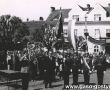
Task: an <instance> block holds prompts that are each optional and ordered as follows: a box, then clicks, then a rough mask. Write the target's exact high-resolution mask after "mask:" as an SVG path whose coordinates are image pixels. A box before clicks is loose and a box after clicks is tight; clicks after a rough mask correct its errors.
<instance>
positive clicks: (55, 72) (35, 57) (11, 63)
mask: <svg viewBox="0 0 110 90" xmlns="http://www.w3.org/2000/svg"><path fill="white" fill-rule="evenodd" d="M107 66H108V63H107V62H106V55H105V54H103V53H102V52H100V53H99V54H94V55H93V54H89V53H87V52H82V53H78V52H73V53H60V52H54V53H53V52H44V53H42V54H36V53H35V52H33V53H29V52H28V50H24V51H15V52H11V53H10V52H8V53H7V69H12V70H16V71H21V72H22V73H24V74H23V82H22V84H23V85H25V86H24V87H23V90H27V88H28V83H29V81H30V80H33V81H34V80H37V79H38V77H39V78H40V79H43V80H44V84H45V88H48V87H50V88H51V87H52V82H54V81H56V79H62V80H64V88H65V86H66V85H69V75H70V74H72V75H73V85H79V83H78V74H79V73H80V74H83V75H84V84H85V85H89V84H90V83H89V82H90V75H91V74H90V73H92V72H93V71H97V80H98V85H102V84H103V77H104V71H106V69H107Z"/></svg>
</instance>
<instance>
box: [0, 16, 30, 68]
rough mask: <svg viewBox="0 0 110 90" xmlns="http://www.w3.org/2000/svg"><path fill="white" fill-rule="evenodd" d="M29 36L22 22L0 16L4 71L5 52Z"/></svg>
mask: <svg viewBox="0 0 110 90" xmlns="http://www.w3.org/2000/svg"><path fill="white" fill-rule="evenodd" d="M26 35H29V31H28V28H27V27H26V25H25V24H24V23H23V21H22V20H21V19H20V18H19V17H16V16H11V15H2V16H0V38H1V40H0V44H1V46H2V47H0V49H1V51H2V52H3V53H2V56H3V58H2V59H3V63H4V69H6V68H7V67H6V66H7V64H6V62H7V61H6V57H7V50H12V49H14V46H15V45H14V44H16V43H17V42H18V41H19V42H21V41H22V38H23V37H24V36H26Z"/></svg>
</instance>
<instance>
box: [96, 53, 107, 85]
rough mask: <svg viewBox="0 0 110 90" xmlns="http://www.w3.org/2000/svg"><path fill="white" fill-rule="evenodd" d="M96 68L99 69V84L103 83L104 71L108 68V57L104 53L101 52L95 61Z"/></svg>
mask: <svg viewBox="0 0 110 90" xmlns="http://www.w3.org/2000/svg"><path fill="white" fill-rule="evenodd" d="M94 66H95V69H96V70H97V79H98V85H102V84H103V78H104V71H105V70H106V57H105V56H104V55H103V53H102V52H101V53H99V55H98V56H97V58H96V60H95V61H94Z"/></svg>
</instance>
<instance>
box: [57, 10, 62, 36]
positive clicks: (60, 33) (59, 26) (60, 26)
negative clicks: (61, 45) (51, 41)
mask: <svg viewBox="0 0 110 90" xmlns="http://www.w3.org/2000/svg"><path fill="white" fill-rule="evenodd" d="M56 27H58V29H57V30H58V31H57V38H61V37H62V35H63V17H62V12H61V9H60V16H59V20H58V23H57V26H56Z"/></svg>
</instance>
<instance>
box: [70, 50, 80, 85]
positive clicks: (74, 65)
mask: <svg viewBox="0 0 110 90" xmlns="http://www.w3.org/2000/svg"><path fill="white" fill-rule="evenodd" d="M71 59H72V63H71V64H72V73H73V84H74V85H78V70H79V69H80V66H81V59H80V57H79V56H78V53H77V52H75V53H74V56H73V57H71Z"/></svg>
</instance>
